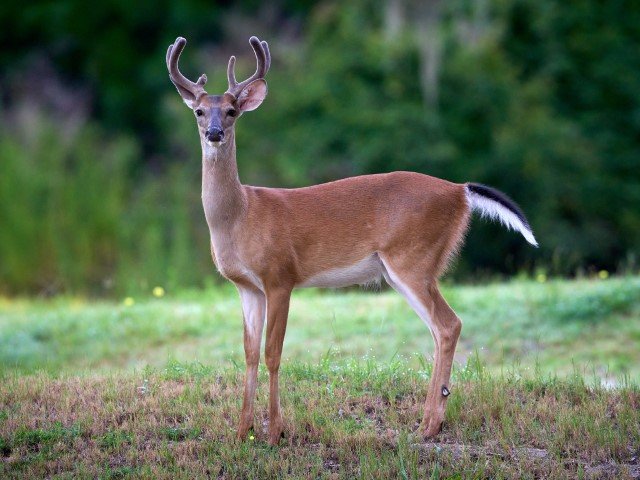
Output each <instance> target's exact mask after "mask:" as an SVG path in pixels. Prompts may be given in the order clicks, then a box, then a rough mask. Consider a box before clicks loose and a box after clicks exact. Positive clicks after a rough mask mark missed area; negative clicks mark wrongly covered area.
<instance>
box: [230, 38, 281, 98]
mask: <svg viewBox="0 0 640 480" xmlns="http://www.w3.org/2000/svg"><path fill="white" fill-rule="evenodd" d="M249 43H250V44H251V47H252V48H253V51H254V53H255V54H256V61H257V64H258V66H257V67H256V71H255V73H254V74H253V75H251V76H250V77H249V78H247V79H246V80H244V81H243V82H240V83H238V82H237V81H236V75H235V73H234V68H235V65H236V57H234V56H233V55H232V56H231V58H229V66H228V67H227V80H228V81H229V88H228V89H227V93H230V94H231V95H233V96H234V97H237V96H238V94H240V92H241V91H242V90H243V89H244V87H246V86H247V85H248V84H250V83H251V82H253V81H254V80H256V79H258V78H264V76H265V75H266V74H267V72H268V71H269V67H270V66H271V54H270V53H269V45H268V44H267V42H264V41H262V42H261V41H260V40H258V37H251V38H250V39H249Z"/></svg>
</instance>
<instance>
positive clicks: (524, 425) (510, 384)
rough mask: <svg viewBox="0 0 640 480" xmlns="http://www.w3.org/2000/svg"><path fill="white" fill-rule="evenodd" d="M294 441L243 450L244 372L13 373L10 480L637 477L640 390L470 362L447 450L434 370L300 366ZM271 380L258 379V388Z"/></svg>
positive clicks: (285, 399) (179, 367) (0, 424)
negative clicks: (433, 423)
mask: <svg viewBox="0 0 640 480" xmlns="http://www.w3.org/2000/svg"><path fill="white" fill-rule="evenodd" d="M283 369H284V370H283V382H284V388H283V389H282V403H283V409H284V415H285V422H286V425H285V428H286V432H287V436H286V438H285V439H284V440H283V441H282V443H281V445H280V446H278V447H275V448H274V447H269V446H268V445H267V443H266V441H267V432H266V425H267V418H266V410H267V409H266V403H267V398H266V392H265V390H266V389H264V388H263V389H260V390H259V394H258V399H257V402H258V408H257V418H256V429H255V432H254V434H253V436H254V438H253V439H252V440H250V441H248V442H246V443H239V442H237V441H236V440H235V437H234V435H235V426H236V423H235V422H236V420H237V417H238V411H239V408H240V395H241V388H242V378H241V377H242V375H241V372H240V371H239V370H238V369H236V368H233V367H226V368H219V367H211V366H205V365H202V364H197V363H195V364H194V363H191V364H183V363H176V362H174V363H171V364H169V365H168V366H167V367H166V368H163V369H157V368H147V369H146V370H145V371H144V372H138V373H118V374H116V373H113V374H110V375H96V376H84V377H77V376H66V375H62V376H59V377H57V378H54V377H52V376H50V375H48V374H46V373H39V374H35V375H29V376H23V375H19V374H14V375H9V376H8V377H7V378H6V379H5V383H4V384H3V387H2V388H1V389H0V409H2V411H4V412H7V414H6V416H5V418H4V420H2V421H0V439H1V440H0V452H1V456H2V461H1V462H0V477H2V478H16V479H17V478H45V477H46V478H98V477H99V478H185V479H186V478H208V477H215V478H257V479H261V478H282V477H289V478H349V479H350V478H381V479H382V478H567V477H570V478H637V475H640V469H639V467H638V465H637V455H638V451H640V427H639V425H640V414H639V411H640V410H639V409H640V390H638V388H637V387H636V386H633V385H632V384H628V385H623V386H621V387H620V388H618V389H616V390H613V391H612V390H607V389H605V388H603V387H601V386H600V385H599V384H596V385H589V384H587V383H585V381H584V380H583V378H582V377H581V376H579V375H577V376H571V377H569V378H567V379H563V380H559V379H557V378H554V377H543V376H539V377H536V378H535V379H525V378H522V377H519V376H517V375H502V376H496V375H491V374H489V373H488V372H486V371H485V370H484V369H483V368H482V366H481V364H480V363H479V361H478V360H477V359H472V361H470V362H469V365H468V367H466V368H458V369H457V370H456V373H455V383H454V388H453V390H452V395H451V399H450V402H449V408H448V411H447V419H446V423H445V428H444V431H443V432H442V434H441V435H440V436H439V437H438V438H437V443H434V442H425V441H424V440H423V439H422V438H420V437H418V436H416V435H415V434H414V433H413V430H414V429H415V428H416V426H417V423H416V421H417V420H418V419H419V418H420V415H421V408H422V402H423V400H424V396H425V393H426V392H425V388H426V377H428V372H425V371H422V370H416V369H413V368H411V367H409V366H408V365H407V364H406V362H404V361H400V360H397V361H394V362H391V363H389V364H380V363H375V362H373V361H364V360H359V361H338V360H335V359H333V358H331V357H325V358H324V359H323V360H322V361H321V362H320V363H317V364H303V363H299V362H290V363H288V364H287V365H285V366H284V367H283ZM266 381H267V376H266V373H265V371H264V370H262V371H261V372H260V383H261V385H262V386H264V385H265V383H266Z"/></svg>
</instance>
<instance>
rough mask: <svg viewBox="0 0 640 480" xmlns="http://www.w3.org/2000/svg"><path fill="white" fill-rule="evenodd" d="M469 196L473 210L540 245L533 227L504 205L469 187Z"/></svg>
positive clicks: (535, 244) (533, 243)
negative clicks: (528, 225) (529, 226)
mask: <svg viewBox="0 0 640 480" xmlns="http://www.w3.org/2000/svg"><path fill="white" fill-rule="evenodd" d="M467 198H468V199H469V206H470V207H471V210H472V211H474V212H478V213H479V214H480V216H481V217H483V218H484V217H486V218H489V219H491V220H498V221H499V222H500V223H502V224H503V225H504V226H505V227H507V228H509V229H511V230H515V231H517V232H520V233H521V234H522V236H523V237H524V238H525V239H526V240H527V242H529V243H530V244H531V245H534V246H536V247H537V246H538V242H537V241H536V238H535V237H534V236H533V232H532V231H531V229H530V228H528V227H527V226H526V225H525V224H524V223H523V222H522V220H520V218H518V216H517V215H516V214H515V213H513V212H512V211H511V210H509V209H508V208H506V207H504V206H503V205H502V204H501V203H498V202H496V201H495V200H491V199H490V198H487V197H483V196H482V195H478V194H477V193H475V192H472V191H470V190H469V189H467Z"/></svg>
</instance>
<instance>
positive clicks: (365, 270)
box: [299, 254, 384, 288]
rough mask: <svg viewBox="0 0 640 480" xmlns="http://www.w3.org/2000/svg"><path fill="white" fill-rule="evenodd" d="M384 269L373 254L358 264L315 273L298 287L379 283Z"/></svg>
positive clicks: (336, 286)
mask: <svg viewBox="0 0 640 480" xmlns="http://www.w3.org/2000/svg"><path fill="white" fill-rule="evenodd" d="M383 269H384V267H383V266H382V263H381V262H380V259H379V258H378V255H377V254H373V255H371V256H369V257H367V258H365V259H363V260H360V261H359V262H358V263H354V264H353V265H349V266H346V267H339V268H332V269H329V270H325V271H324V272H320V273H317V274H315V275H313V276H312V277H309V278H308V279H306V280H305V281H304V282H302V283H301V284H300V285H299V286H300V287H329V288H338V287H348V286H349V285H363V284H367V283H380V281H381V280H382V272H383Z"/></svg>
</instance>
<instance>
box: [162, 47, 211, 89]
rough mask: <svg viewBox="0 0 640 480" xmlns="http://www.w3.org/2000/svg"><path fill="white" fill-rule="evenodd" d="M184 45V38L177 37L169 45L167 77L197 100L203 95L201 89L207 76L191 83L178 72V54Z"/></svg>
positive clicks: (201, 76)
mask: <svg viewBox="0 0 640 480" xmlns="http://www.w3.org/2000/svg"><path fill="white" fill-rule="evenodd" d="M186 44H187V41H186V40H185V39H184V38H182V37H178V38H176V41H175V42H174V43H172V44H171V45H169V48H168V49H167V68H168V69H169V77H170V78H171V81H172V82H173V83H174V84H175V85H176V86H179V87H182V88H184V89H185V90H187V91H188V92H190V93H191V94H192V95H193V96H194V97H196V98H197V97H199V96H200V95H202V94H203V93H205V91H204V88H203V87H204V85H205V83H207V76H206V75H205V74H204V73H203V74H202V75H200V77H199V78H198V81H197V82H195V83H193V82H192V81H191V80H189V79H188V78H187V77H185V76H184V75H183V74H182V73H181V72H180V69H179V68H178V61H179V60H180V54H181V53H182V50H183V49H184V46H185V45H186Z"/></svg>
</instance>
